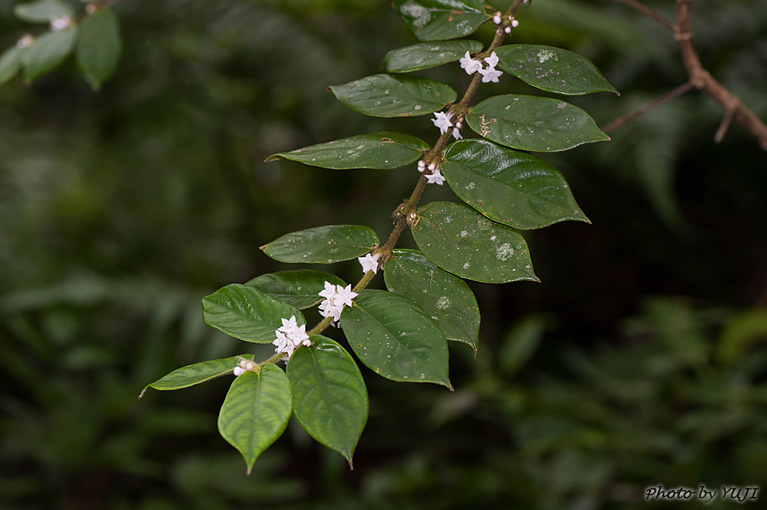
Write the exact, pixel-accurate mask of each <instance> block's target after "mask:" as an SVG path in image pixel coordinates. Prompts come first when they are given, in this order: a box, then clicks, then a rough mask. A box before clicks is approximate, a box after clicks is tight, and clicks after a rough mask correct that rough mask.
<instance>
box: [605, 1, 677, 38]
mask: <svg viewBox="0 0 767 510" xmlns="http://www.w3.org/2000/svg"><path fill="white" fill-rule="evenodd" d="M615 1H616V2H618V3H619V4H624V5H628V6H629V7H631V8H633V9H636V10H637V11H639V12H641V13H642V14H644V15H645V16H648V17H650V18H652V19H653V20H655V21H656V22H657V23H658V24H659V25H661V26H662V27H663V28H665V29H667V30H670V31H672V32H673V31H674V24H673V23H671V22H670V21H669V20H667V19H666V18H665V17H663V15H662V14H660V13H659V12H657V11H654V10H652V9H650V8H649V7H647V6H646V5H645V4H643V3H641V2H639V0H615Z"/></svg>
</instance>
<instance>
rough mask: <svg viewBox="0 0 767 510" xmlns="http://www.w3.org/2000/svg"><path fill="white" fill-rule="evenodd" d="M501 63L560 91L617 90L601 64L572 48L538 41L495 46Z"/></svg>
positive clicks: (533, 81)
mask: <svg viewBox="0 0 767 510" xmlns="http://www.w3.org/2000/svg"><path fill="white" fill-rule="evenodd" d="M495 54H496V55H498V58H499V61H498V67H500V68H501V69H503V70H504V71H506V72H508V73H509V74H511V75H513V76H516V77H517V78H519V79H520V80H522V81H524V82H525V83H527V84H528V85H532V86H533V87H536V88H539V89H541V90H545V91H547V92H555V93H557V94H566V95H571V96H574V95H581V94H591V93H593V92H614V93H616V94H617V93H618V91H617V90H615V87H613V86H612V85H610V83H609V82H608V81H607V80H606V79H605V77H604V76H602V73H600V72H599V69H597V66H595V65H594V64H592V63H591V61H590V60H588V59H587V58H585V57H582V56H580V55H578V54H577V53H573V52H572V51H568V50H563V49H561V48H554V47H552V46H541V45H537V44H510V45H507V46H501V47H500V48H498V49H497V50H495Z"/></svg>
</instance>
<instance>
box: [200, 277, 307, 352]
mask: <svg viewBox="0 0 767 510" xmlns="http://www.w3.org/2000/svg"><path fill="white" fill-rule="evenodd" d="M292 316H295V317H296V321H297V323H298V325H299V326H300V325H302V324H306V321H305V320H304V316H303V315H302V314H301V312H299V311H298V309H296V308H295V307H293V306H291V305H289V304H287V303H283V302H282V301H278V300H277V299H274V298H273V297H271V296H269V295H267V294H264V293H263V292H261V291H260V290H258V289H256V288H255V287H246V286H245V285H240V284H238V283H232V284H230V285H227V286H226V287H222V288H220V289H218V290H217V291H216V292H214V293H213V294H210V295H209V296H205V297H204V298H202V317H203V320H204V322H205V324H207V325H208V326H210V327H212V328H216V329H217V330H219V331H222V332H224V333H226V334H227V335H230V336H233V337H234V338H239V339H240V340H245V341H246V342H254V343H259V344H268V343H271V342H272V341H274V338H275V336H274V330H276V329H277V328H279V327H281V326H282V319H290V317H292Z"/></svg>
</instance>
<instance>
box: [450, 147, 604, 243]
mask: <svg viewBox="0 0 767 510" xmlns="http://www.w3.org/2000/svg"><path fill="white" fill-rule="evenodd" d="M444 157H445V163H443V165H442V173H443V174H444V176H445V178H446V179H447V182H448V184H450V187H451V188H452V190H453V191H454V192H455V194H456V195H458V196H459V197H460V198H461V200H463V201H464V202H466V203H467V204H469V205H470V206H472V207H473V208H474V209H476V210H478V211H479V212H481V213H482V214H484V215H485V216H487V217H488V218H490V219H491V220H495V221H498V222H500V223H503V224H505V225H509V226H510V227H514V228H521V229H531V228H542V227H546V226H548V225H551V224H553V223H558V222H560V221H565V220H574V221H585V222H589V220H588V218H586V215H585V214H583V211H581V209H580V207H578V204H577V203H576V202H575V198H574V197H573V194H572V193H571V192H570V188H569V186H568V184H567V181H565V178H564V177H562V174H561V173H559V171H558V170H557V169H556V168H554V167H553V166H551V165H550V164H548V163H546V162H545V161H543V160H542V159H540V158H537V157H535V156H533V155H531V154H528V153H526V152H520V151H515V150H513V149H507V148H505V147H501V146H499V145H496V144H494V143H492V142H488V141H486V140H460V141H458V142H455V143H453V144H452V145H450V146H449V147H448V148H447V149H446V150H445V153H444Z"/></svg>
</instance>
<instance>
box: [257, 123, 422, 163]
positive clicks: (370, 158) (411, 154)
mask: <svg viewBox="0 0 767 510" xmlns="http://www.w3.org/2000/svg"><path fill="white" fill-rule="evenodd" d="M427 150H429V145H428V144H427V143H426V142H424V141H423V140H421V139H420V138H416V137H415V136H410V135H403V134H400V133H386V132H383V133H371V134H369V135H358V136H352V137H349V138H343V139H341V140H335V141H332V142H328V143H321V144H318V145H312V146H310V147H304V148H303V149H298V150H294V151H291V152H280V153H277V154H273V155H271V156H269V157H268V158H266V161H276V160H278V159H279V158H285V159H290V160H292V161H298V162H300V163H304V164H305V165H311V166H318V167H320V168H333V169H337V170H343V169H348V168H375V169H380V170H388V169H391V168H400V167H403V166H405V165H408V164H410V163H412V162H414V161H416V160H418V159H419V158H420V157H421V156H422V155H423V153H424V152H425V151H427Z"/></svg>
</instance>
